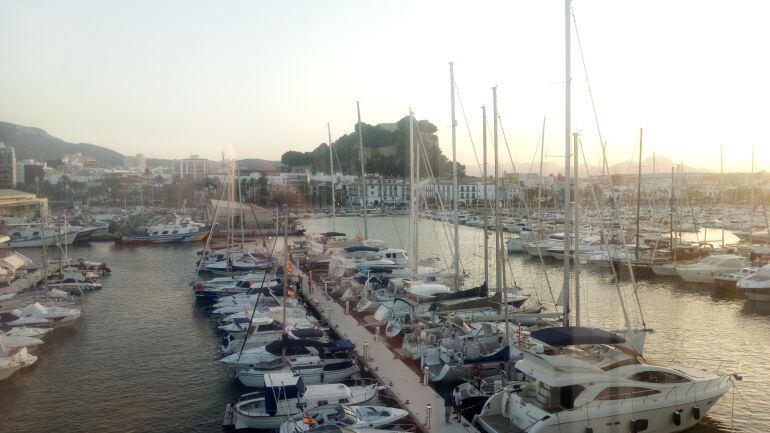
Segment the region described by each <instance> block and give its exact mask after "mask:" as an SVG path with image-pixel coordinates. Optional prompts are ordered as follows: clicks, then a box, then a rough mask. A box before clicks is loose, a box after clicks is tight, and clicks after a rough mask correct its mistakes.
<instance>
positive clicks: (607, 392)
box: [594, 386, 660, 400]
mask: <svg viewBox="0 0 770 433" xmlns="http://www.w3.org/2000/svg"><path fill="white" fill-rule="evenodd" d="M659 393H660V391H656V390H654V389H649V388H641V387H637V386H611V387H609V388H605V389H603V390H602V392H600V393H599V394H598V395H597V396H596V398H595V399H594V400H623V399H626V398H637V397H646V396H648V395H653V394H659Z"/></svg>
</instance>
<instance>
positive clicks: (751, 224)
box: [749, 146, 755, 245]
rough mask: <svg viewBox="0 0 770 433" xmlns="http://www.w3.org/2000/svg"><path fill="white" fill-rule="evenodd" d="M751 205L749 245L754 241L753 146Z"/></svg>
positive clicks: (752, 153) (752, 150) (752, 156)
mask: <svg viewBox="0 0 770 433" xmlns="http://www.w3.org/2000/svg"><path fill="white" fill-rule="evenodd" d="M750 181H751V189H750V191H751V207H750V208H749V245H752V244H753V243H754V185H755V182H754V146H751V179H750Z"/></svg>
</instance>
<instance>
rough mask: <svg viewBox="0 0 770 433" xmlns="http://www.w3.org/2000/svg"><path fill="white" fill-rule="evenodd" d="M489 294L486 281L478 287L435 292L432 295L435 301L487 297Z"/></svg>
mask: <svg viewBox="0 0 770 433" xmlns="http://www.w3.org/2000/svg"><path fill="white" fill-rule="evenodd" d="M487 295H488V290H487V283H484V284H482V285H480V286H478V287H474V288H472V289H466V290H458V291H456V292H449V293H435V294H434V295H432V297H433V300H434V301H450V300H453V299H465V298H477V297H478V298H485V297H486V296H487Z"/></svg>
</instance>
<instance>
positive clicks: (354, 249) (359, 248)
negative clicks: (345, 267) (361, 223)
mask: <svg viewBox="0 0 770 433" xmlns="http://www.w3.org/2000/svg"><path fill="white" fill-rule="evenodd" d="M379 250H380V249H379V248H375V247H367V246H366V245H354V246H352V247H347V248H345V251H347V252H349V253H357V252H360V251H371V252H377V251H379Z"/></svg>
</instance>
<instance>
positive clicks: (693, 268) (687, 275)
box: [676, 254, 751, 284]
mask: <svg viewBox="0 0 770 433" xmlns="http://www.w3.org/2000/svg"><path fill="white" fill-rule="evenodd" d="M750 265H751V262H750V261H749V259H747V258H745V257H742V256H738V255H735V254H715V255H712V256H708V257H705V258H703V259H701V260H699V261H698V262H696V263H693V264H689V265H679V266H677V267H676V273H677V275H679V278H681V279H683V280H684V281H686V282H688V283H707V284H713V283H714V280H715V278H716V277H718V276H720V275H722V274H725V273H728V272H736V271H738V270H740V269H741V268H745V267H747V266H750Z"/></svg>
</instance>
